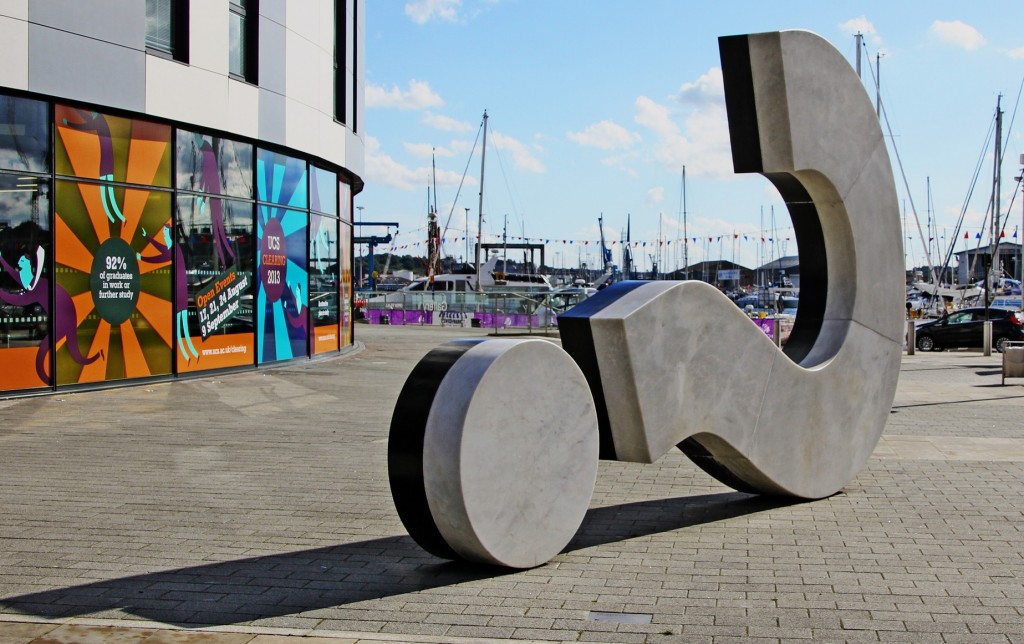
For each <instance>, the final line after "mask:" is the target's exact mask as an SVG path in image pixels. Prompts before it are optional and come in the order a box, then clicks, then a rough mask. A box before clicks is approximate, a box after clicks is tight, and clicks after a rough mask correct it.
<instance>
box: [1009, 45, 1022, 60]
mask: <svg viewBox="0 0 1024 644" xmlns="http://www.w3.org/2000/svg"><path fill="white" fill-rule="evenodd" d="M1006 55H1007V56H1009V57H1010V58H1017V59H1020V58H1024V47H1017V48H1016V49H1008V50H1007V51H1006Z"/></svg>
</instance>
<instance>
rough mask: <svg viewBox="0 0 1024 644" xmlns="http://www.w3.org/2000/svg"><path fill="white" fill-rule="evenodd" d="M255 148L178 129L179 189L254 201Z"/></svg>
mask: <svg viewBox="0 0 1024 644" xmlns="http://www.w3.org/2000/svg"><path fill="white" fill-rule="evenodd" d="M252 149H253V148H252V145H250V144H248V143H241V142H239V141H232V140H231V139H222V138H220V137H216V136H210V135H208V134H199V133H197V132H189V131H188V130H178V137H177V141H176V143H175V157H176V159H177V178H176V180H175V185H176V186H177V188H178V190H182V191H187V192H199V193H203V194H209V195H214V196H221V197H238V198H239V199H252V198H253V186H252Z"/></svg>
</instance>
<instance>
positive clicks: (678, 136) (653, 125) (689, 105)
mask: <svg viewBox="0 0 1024 644" xmlns="http://www.w3.org/2000/svg"><path fill="white" fill-rule="evenodd" d="M724 97H725V94H724V90H723V89H722V86H721V70H719V69H710V70H708V72H707V73H705V74H704V75H702V76H701V77H700V78H698V79H697V80H696V81H694V82H691V83H684V84H683V85H682V86H681V87H680V89H679V91H678V92H677V94H676V97H675V98H676V99H677V100H678V101H679V102H680V103H682V107H683V109H682V110H681V111H680V110H674V108H672V107H671V106H670V105H663V104H661V103H658V102H657V101H655V100H653V99H651V98H648V97H646V96H640V97H639V98H637V99H636V103H635V115H634V118H635V120H636V122H637V123H638V124H640V125H641V126H643V127H645V128H647V129H648V130H650V131H651V132H652V133H653V134H654V136H655V138H656V139H657V142H656V144H655V146H654V150H653V154H652V157H653V159H654V161H656V162H657V163H660V164H661V165H663V166H665V167H667V168H671V169H672V170H673V171H678V170H679V169H680V168H682V166H684V165H685V166H686V169H687V171H688V172H692V173H693V174H695V175H698V174H699V175H706V176H714V177H718V178H727V177H732V176H734V175H733V171H732V151H731V149H730V147H729V125H728V121H727V120H726V115H725V98H724Z"/></svg>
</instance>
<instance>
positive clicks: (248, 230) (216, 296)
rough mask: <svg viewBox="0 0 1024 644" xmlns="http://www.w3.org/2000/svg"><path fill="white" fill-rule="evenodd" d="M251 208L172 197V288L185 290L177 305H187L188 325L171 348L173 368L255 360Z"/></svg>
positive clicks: (186, 370)
mask: <svg viewBox="0 0 1024 644" xmlns="http://www.w3.org/2000/svg"><path fill="white" fill-rule="evenodd" d="M252 213H253V206H252V204H251V203H249V202H245V201H234V200H228V199H216V198H213V197H204V196H198V195H196V196H179V197H178V222H179V240H178V245H179V247H180V248H181V249H182V255H183V256H182V264H181V266H182V268H181V271H182V273H183V274H179V275H178V276H177V280H178V289H177V292H179V293H182V292H184V293H185V299H184V302H181V303H179V304H178V306H179V307H183V309H182V310H185V311H187V315H186V328H187V330H188V335H187V338H188V341H187V343H186V344H185V345H184V346H182V345H181V344H180V343H179V347H178V351H177V354H176V360H177V362H176V364H177V371H178V373H189V372H194V371H202V370H206V369H220V368H224V367H239V366H246V365H252V364H255V346H256V344H255V336H254V326H255V325H254V324H253V306H252V302H253V293H254V292H255V290H256V289H255V278H254V271H253V268H254V255H255V248H254V237H255V236H254V235H253V216H252ZM215 219H219V220H220V221H219V223H215V222H214V220H215ZM218 230H220V231H222V233H217V232H215V231H218Z"/></svg>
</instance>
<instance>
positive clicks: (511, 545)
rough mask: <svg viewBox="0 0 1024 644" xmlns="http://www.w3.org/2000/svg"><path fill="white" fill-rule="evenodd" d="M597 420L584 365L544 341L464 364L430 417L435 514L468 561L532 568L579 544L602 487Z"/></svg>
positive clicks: (429, 480) (501, 343) (472, 355)
mask: <svg viewBox="0 0 1024 644" xmlns="http://www.w3.org/2000/svg"><path fill="white" fill-rule="evenodd" d="M597 452H598V434H597V414H596V410H595V406H594V402H593V399H592V397H591V395H590V390H589V388H588V386H587V382H586V379H585V378H584V377H583V373H582V372H581V371H580V369H579V367H577V366H576V363H575V362H573V361H572V359H571V358H570V357H569V355H568V354H566V353H565V352H564V351H562V350H561V349H559V348H558V347H557V346H555V345H553V344H552V343H550V342H547V341H544V340H522V339H498V340H488V341H486V342H483V343H480V344H479V345H477V346H475V347H473V348H472V349H470V350H469V351H467V352H466V353H465V354H464V355H463V356H462V357H460V358H459V359H458V360H457V361H456V362H455V364H454V365H453V366H452V367H451V369H450V370H449V371H448V373H447V375H446V376H445V377H444V379H443V380H442V382H441V385H440V387H439V389H438V391H437V394H436V396H435V402H434V404H433V405H432V407H431V410H430V414H429V416H428V418H427V426H426V432H425V435H424V449H423V481H424V488H425V491H426V495H427V502H428V505H429V506H430V513H431V515H432V517H433V519H434V522H435V524H436V525H437V527H438V529H439V531H440V532H441V534H442V536H443V537H444V539H445V541H446V542H447V543H448V545H450V546H451V547H452V549H453V550H455V551H456V552H457V553H458V554H459V555H460V556H462V557H464V558H466V559H468V560H472V561H479V562H483V563H490V564H497V565H502V566H509V567H513V568H529V567H533V566H538V565H540V564H543V563H545V562H546V561H548V560H549V559H551V558H552V557H554V556H555V555H556V554H558V553H559V552H560V551H561V550H562V548H564V547H565V545H566V544H567V543H569V540H570V539H572V537H573V535H574V534H575V533H576V530H577V529H578V528H579V525H580V523H581V522H582V521H583V516H584V514H585V513H586V510H587V506H588V505H589V503H590V498H591V495H592V494H593V491H594V483H595V481H596V479H597Z"/></svg>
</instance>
